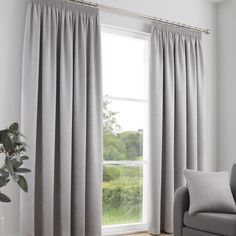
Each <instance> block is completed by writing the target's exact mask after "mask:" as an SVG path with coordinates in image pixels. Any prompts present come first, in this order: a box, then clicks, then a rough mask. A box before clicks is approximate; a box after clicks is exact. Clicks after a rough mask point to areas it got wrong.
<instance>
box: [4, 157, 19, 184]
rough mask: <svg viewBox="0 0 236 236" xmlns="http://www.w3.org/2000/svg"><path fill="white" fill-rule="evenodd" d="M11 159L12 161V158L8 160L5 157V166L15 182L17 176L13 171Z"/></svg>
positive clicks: (17, 178)
mask: <svg viewBox="0 0 236 236" xmlns="http://www.w3.org/2000/svg"><path fill="white" fill-rule="evenodd" d="M12 161H13V160H10V161H9V158H8V157H6V159H5V164H6V168H7V170H8V172H9V173H10V175H11V177H12V178H13V180H14V181H15V182H18V180H19V176H18V175H16V174H15V172H14V167H13V165H12Z"/></svg>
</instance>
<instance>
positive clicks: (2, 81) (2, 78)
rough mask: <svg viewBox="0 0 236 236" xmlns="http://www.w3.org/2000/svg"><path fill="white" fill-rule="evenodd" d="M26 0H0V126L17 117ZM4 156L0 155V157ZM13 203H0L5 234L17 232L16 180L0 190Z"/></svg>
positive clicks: (17, 196) (17, 189) (17, 194)
mask: <svg viewBox="0 0 236 236" xmlns="http://www.w3.org/2000/svg"><path fill="white" fill-rule="evenodd" d="M25 10H26V2H25V1H24V0H0V129H2V128H5V127H7V126H8V125H9V124H10V123H12V122H14V121H18V122H19V121H20V93H21V91H20V90H21V58H22V41H23V30H24V19H25ZM0 158H1V159H3V157H2V156H1V157H0ZM2 191H3V192H4V193H7V194H8V196H9V197H10V198H11V200H12V203H10V204H3V203H0V215H4V217H5V223H4V226H5V231H4V236H8V235H11V236H13V235H14V236H15V235H18V231H19V203H20V191H19V187H18V186H16V185H15V184H10V186H8V187H6V188H5V189H4V190H2Z"/></svg>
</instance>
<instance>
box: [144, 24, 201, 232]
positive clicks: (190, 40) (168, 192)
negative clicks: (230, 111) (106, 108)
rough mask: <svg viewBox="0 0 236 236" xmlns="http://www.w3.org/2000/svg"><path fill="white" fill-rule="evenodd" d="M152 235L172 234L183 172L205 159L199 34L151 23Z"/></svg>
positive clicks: (150, 216) (150, 217) (150, 227)
mask: <svg viewBox="0 0 236 236" xmlns="http://www.w3.org/2000/svg"><path fill="white" fill-rule="evenodd" d="M149 87H150V91H149V92H150V98H149V101H150V109H149V110H150V112H149V117H150V120H149V123H150V142H149V143H150V146H149V151H150V171H149V173H150V176H149V177H150V191H149V195H150V201H149V214H148V215H149V231H150V233H152V234H160V232H161V231H163V232H167V233H172V232H173V200H174V192H175V190H176V189H177V188H178V187H180V186H182V185H185V180H184V175H183V170H185V169H186V168H189V169H195V170H202V169H203V168H204V158H205V128H204V124H205V121H204V120H205V117H204V110H205V107H204V96H205V92H204V77H203V56H202V43H201V33H198V32H193V31H190V30H186V29H180V28H176V27H172V26H167V25H164V24H157V23H153V25H152V32H151V41H150V86H149Z"/></svg>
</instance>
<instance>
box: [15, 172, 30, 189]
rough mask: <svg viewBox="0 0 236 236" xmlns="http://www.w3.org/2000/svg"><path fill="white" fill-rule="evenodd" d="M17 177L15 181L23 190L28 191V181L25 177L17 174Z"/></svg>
mask: <svg viewBox="0 0 236 236" xmlns="http://www.w3.org/2000/svg"><path fill="white" fill-rule="evenodd" d="M18 177H19V180H18V181H17V183H18V184H19V186H20V187H21V188H22V190H24V191H25V192H28V183H27V181H26V179H25V177H24V176H22V175H19V176H18Z"/></svg>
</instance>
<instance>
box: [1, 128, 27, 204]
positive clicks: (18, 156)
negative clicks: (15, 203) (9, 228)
mask: <svg viewBox="0 0 236 236" xmlns="http://www.w3.org/2000/svg"><path fill="white" fill-rule="evenodd" d="M21 137H24V136H23V135H22V134H21V133H20V132H19V125H18V124H17V123H13V124H12V125H11V126H10V127H9V128H8V129H4V130H0V153H2V154H4V155H5V163H4V164H3V165H2V166H1V167H0V188H2V187H4V186H5V185H7V183H8V182H9V181H10V177H11V178H12V179H13V180H14V181H15V182H16V183H17V184H18V185H19V186H20V188H21V189H23V190H24V191H25V192H28V184H27V181H26V179H25V177H24V176H23V175H21V174H24V173H28V172H30V170H29V169H26V168H21V166H22V165H23V164H24V161H25V160H28V159H29V157H28V156H26V155H24V153H25V152H26V146H27V145H26V144H25V143H24V142H22V141H21ZM0 201H2V202H10V201H11V200H10V198H9V197H8V196H6V195H5V194H3V193H2V192H1V191H0Z"/></svg>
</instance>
